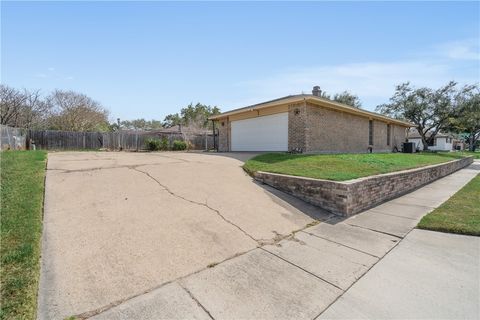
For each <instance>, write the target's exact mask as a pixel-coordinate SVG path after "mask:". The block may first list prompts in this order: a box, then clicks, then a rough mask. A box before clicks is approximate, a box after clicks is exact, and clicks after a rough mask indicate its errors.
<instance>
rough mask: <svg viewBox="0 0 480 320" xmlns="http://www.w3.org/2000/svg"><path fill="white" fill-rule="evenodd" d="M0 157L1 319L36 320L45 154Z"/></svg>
mask: <svg viewBox="0 0 480 320" xmlns="http://www.w3.org/2000/svg"><path fill="white" fill-rule="evenodd" d="M0 157H1V160H0V166H1V168H0V169H1V182H0V183H1V192H0V197H1V198H0V200H1V220H0V226H1V229H0V284H1V289H0V290H1V297H0V319H35V317H36V309H37V291H38V278H39V269H40V266H39V259H40V238H41V232H42V209H43V191H44V176H45V161H46V152H44V151H4V152H1V153H0Z"/></svg>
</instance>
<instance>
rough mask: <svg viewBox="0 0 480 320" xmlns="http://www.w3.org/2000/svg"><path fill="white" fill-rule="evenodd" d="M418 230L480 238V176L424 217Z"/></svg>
mask: <svg viewBox="0 0 480 320" xmlns="http://www.w3.org/2000/svg"><path fill="white" fill-rule="evenodd" d="M418 228H420V229H427V230H434V231H441V232H450V233H460V234H468V235H475V236H480V175H477V176H476V177H475V178H473V179H472V180H471V181H470V182H469V183H468V184H467V185H466V186H465V187H463V188H462V189H460V191H458V192H457V193H455V194H454V195H453V197H451V198H450V199H449V200H448V201H447V202H445V203H444V204H442V205H441V206H440V207H438V208H437V209H435V210H434V211H432V212H430V213H429V214H427V215H426V216H425V217H423V218H422V220H420V223H419V224H418Z"/></svg>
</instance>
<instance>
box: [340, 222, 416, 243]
mask: <svg viewBox="0 0 480 320" xmlns="http://www.w3.org/2000/svg"><path fill="white" fill-rule="evenodd" d="M346 224H348V225H349V226H352V227H355V228H362V229H365V230H370V231H373V232H378V233H383V234H386V235H387V236H391V237H395V238H398V239H403V238H404V237H406V235H405V236H403V237H399V236H397V235H396V234H392V233H388V232H384V231H379V230H375V229H370V228H365V227H362V226H357V225H356V224H350V223H348V222H346ZM407 234H408V233H407Z"/></svg>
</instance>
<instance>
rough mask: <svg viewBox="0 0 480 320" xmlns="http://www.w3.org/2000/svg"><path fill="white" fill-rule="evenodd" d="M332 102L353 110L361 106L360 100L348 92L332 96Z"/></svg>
mask: <svg viewBox="0 0 480 320" xmlns="http://www.w3.org/2000/svg"><path fill="white" fill-rule="evenodd" d="M333 101H336V102H340V103H343V104H346V105H349V106H352V107H354V108H360V107H361V106H362V102H361V101H360V98H359V97H358V96H357V95H355V94H352V93H350V92H348V91H343V92H342V93H337V94H335V95H334V96H333Z"/></svg>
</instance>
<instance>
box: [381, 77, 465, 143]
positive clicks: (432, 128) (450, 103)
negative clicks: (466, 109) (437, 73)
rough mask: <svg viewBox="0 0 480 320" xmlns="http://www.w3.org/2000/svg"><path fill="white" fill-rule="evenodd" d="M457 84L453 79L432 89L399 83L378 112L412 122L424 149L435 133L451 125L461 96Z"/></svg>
mask: <svg viewBox="0 0 480 320" xmlns="http://www.w3.org/2000/svg"><path fill="white" fill-rule="evenodd" d="M456 85H457V83H456V82H454V81H451V82H449V83H447V84H446V85H444V86H443V87H440V88H439V89H436V90H433V89H430V88H426V87H424V88H414V87H412V86H411V85H410V83H409V82H407V83H403V84H401V85H398V86H397V87H396V89H395V93H394V95H393V96H392V97H391V98H390V103H387V104H382V105H379V106H377V108H376V111H379V112H381V113H383V114H385V115H388V116H390V117H393V118H397V119H403V120H407V121H410V122H412V123H413V124H414V125H415V126H416V129H417V131H418V134H419V135H420V137H421V139H422V143H423V148H424V150H428V145H429V144H430V143H432V142H433V141H434V139H435V136H436V135H437V134H438V133H439V132H440V131H441V130H443V129H446V128H447V127H448V125H449V120H450V117H451V115H452V113H453V110H454V106H455V98H456V96H457V95H458V92H457V90H456Z"/></svg>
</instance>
